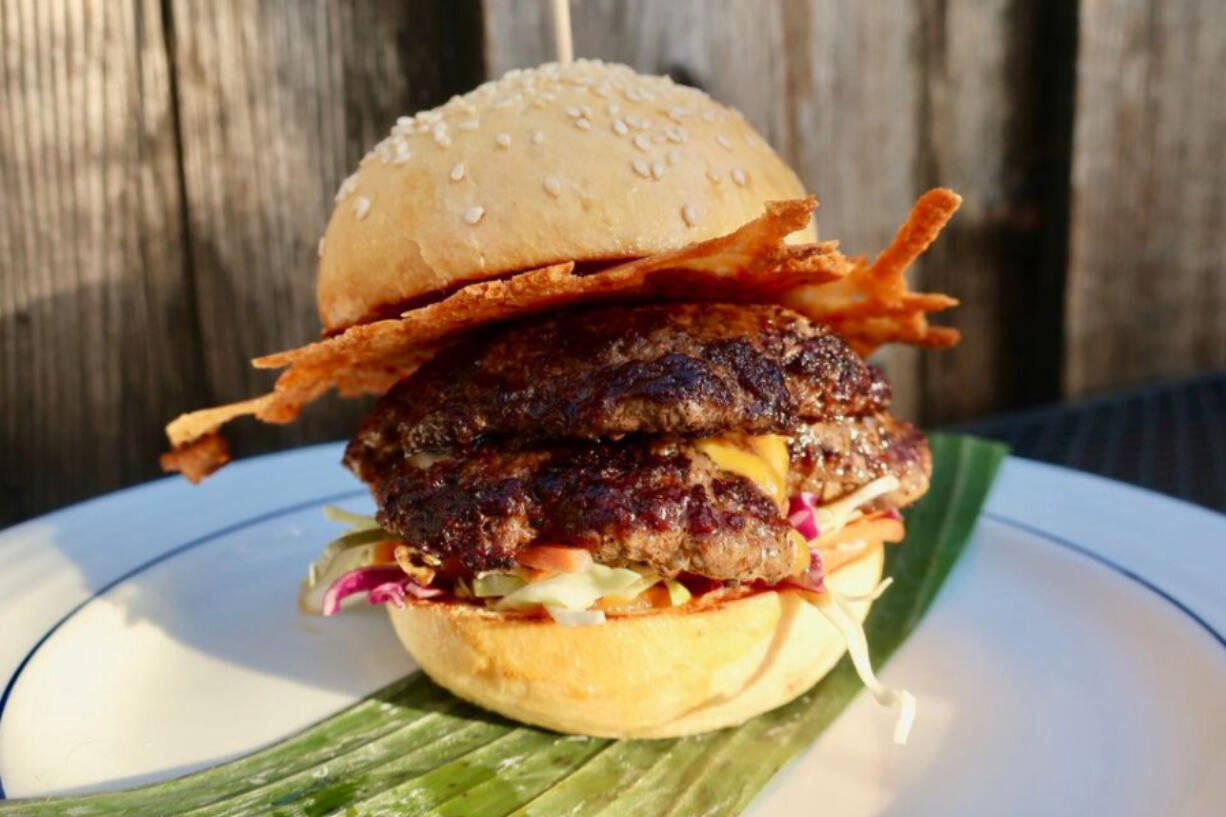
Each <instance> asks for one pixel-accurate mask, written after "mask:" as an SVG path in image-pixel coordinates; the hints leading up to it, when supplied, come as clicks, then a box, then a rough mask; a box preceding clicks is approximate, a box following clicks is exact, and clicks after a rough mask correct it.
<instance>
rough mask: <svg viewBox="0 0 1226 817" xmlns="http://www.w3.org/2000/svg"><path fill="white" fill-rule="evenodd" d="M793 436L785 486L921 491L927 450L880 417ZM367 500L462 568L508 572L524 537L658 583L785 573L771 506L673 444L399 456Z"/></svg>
mask: <svg viewBox="0 0 1226 817" xmlns="http://www.w3.org/2000/svg"><path fill="white" fill-rule="evenodd" d="M797 440H798V441H797V442H796V443H794V445H793V448H794V449H796V452H797V453H795V454H794V455H793V463H794V467H793V469H792V471H791V472H790V475H789V476H790V481H791V485H790V488H791V490H794V491H798V490H804V491H814V492H816V493H819V494H821V495H823V496H826V497H829V498H835V497H837V496H842V495H843V494H846V493H848V492H850V491H852V490H855V489H856V488H858V487H860V485H863V484H864V483H866V482H868V481H870V480H872V479H875V478H876V477H879V476H883V475H885V474H894V475H895V476H897V477H898V479H899V482H900V483H901V487H900V488H899V489H898V490H897V491H894V492H891V493H890V494H888V495H886V496H884V497H881V498H880V499H879V500H877V502H876V503H874V507H879V508H896V507H901V506H902V505H903V504H906V503H907V502H910V501H912V500H913V499H914V498H915V497H916V496H918V495H920V494H922V493H923V492H924V491H925V490H926V489H927V485H928V475H929V471H930V469H931V460H930V457H929V453H928V447H927V444H926V443H925V442H924V439H923V437H922V435H920V433H919V432H918V431H916V430H915V429H914V428H913V427H912V426H910V425H909V424H907V423H903V422H901V421H898V420H896V419H894V418H892V417H890V416H889V415H886V414H881V415H876V416H870V417H864V418H856V419H851V420H844V421H841V422H838V423H833V422H831V423H819V424H814V425H811V426H805V428H804V430H803V432H802V433H801V434H800V435H798V437H797ZM420 466H425V467H420ZM376 495H377V499H378V501H379V507H380V512H379V522H380V524H382V525H383V526H384V527H385V528H386V529H388V530H390V531H392V532H394V533H396V534H398V535H399V536H401V537H403V538H404V540H405V541H406V542H409V543H412V544H413V546H414V547H416V548H418V549H419V550H421V551H423V552H425V553H429V554H431V555H432V556H436V557H438V558H439V559H441V560H443V561H444V562H447V563H450V564H453V565H456V566H457V567H459V568H462V570H463V572H467V571H473V570H492V569H500V568H509V567H512V566H513V565H514V564H515V561H516V553H517V552H518V550H519V549H520V548H522V547H526V546H528V545H531V544H533V543H536V542H552V543H559V544H569V545H578V546H582V547H586V548H588V549H590V550H591V551H592V553H593V556H595V558H596V560H597V561H598V562H601V563H602V564H609V565H617V564H631V563H646V564H649V565H651V566H652V567H653V568H654V569H655V570H657V571H659V572H660V573H662V574H664V575H669V576H671V575H675V574H677V573H679V572H682V571H685V572H689V573H696V574H699V575H703V576H708V577H711V578H714V579H725V580H741V581H752V580H755V579H760V580H763V581H766V582H768V583H773V582H776V581H780V580H781V579H783V578H786V577H787V576H789V575H792V574H793V573H795V572H796V560H795V551H794V547H793V545H792V541H791V539H790V533H789V531H790V527H789V525H788V524H787V522H786V520H785V519H784V517H783V513H782V512H781V510H780V509H779V508H778V507H776V506H775V505H774V503H773V502H771V500H770V499H768V498H767V497H766V495H765V494H764V493H763V492H762V491H761V490H759V488H758V487H757V486H756V485H754V484H753V483H752V482H750V481H749V480H747V479H745V478H744V477H740V476H736V475H734V474H730V473H728V472H726V471H721V470H719V469H718V468H717V467H716V465H715V464H714V463H713V462H712V461H711V460H710V459H709V458H708V457H707V455H706V454H704V453H702V452H701V451H700V450H698V449H697V448H695V446H694V443H693V442H692V441H691V440H688V439H683V438H676V437H671V438H669V437H654V438H651V437H641V436H637V437H630V438H625V439H622V440H618V441H615V442H609V441H606V442H598V441H580V442H572V443H560V444H553V445H547V446H542V447H536V446H507V445H497V446H486V447H481V448H478V449H476V450H474V451H472V452H468V453H465V454H464V455H462V456H456V457H449V458H444V459H439V460H435V461H433V462H429V461H423V460H420V459H419V460H418V461H417V463H416V464H414V463H412V462H410V461H407V460H404V459H402V460H401V461H400V465H399V467H398V468H397V469H396V470H395V472H394V473H393V474H392V475H391V476H390V478H388V479H385V480H384V481H383V482H382V483H380V484H379V485H378V486H377V487H376Z"/></svg>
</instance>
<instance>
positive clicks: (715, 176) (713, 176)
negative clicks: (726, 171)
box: [707, 168, 720, 184]
mask: <svg viewBox="0 0 1226 817" xmlns="http://www.w3.org/2000/svg"><path fill="white" fill-rule="evenodd" d="M707 178H708V179H710V180H711V181H713V182H715V183H716V184H719V182H720V175H719V171H718V170H716V169H714V168H712V169H710V170H708V171H707Z"/></svg>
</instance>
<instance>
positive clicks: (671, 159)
mask: <svg viewBox="0 0 1226 817" xmlns="http://www.w3.org/2000/svg"><path fill="white" fill-rule="evenodd" d="M664 155H665V157H667V159H668V163H669V164H670V165H675V164H677V161H678V160H679V159H680V158H681V151H679V150H677V149H676V148H669V149H668V153H666V154H664Z"/></svg>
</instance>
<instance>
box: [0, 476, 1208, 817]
mask: <svg viewBox="0 0 1226 817" xmlns="http://www.w3.org/2000/svg"><path fill="white" fill-rule="evenodd" d="M364 495H365V491H364V490H362V489H356V490H348V491H342V492H337V493H331V494H327V495H325V496H322V497H316V498H314V499H308V500H304V501H301V502H296V503H293V504H290V505H286V506H283V507H280V508H277V509H274V510H270V511H266V512H264V513H260V514H257V515H255V516H252V517H248V518H247V519H244V520H241V521H238V522H234V523H232V524H229V525H226V526H224V527H222V528H219V529H217V530H214V531H210V532H209V533H206V534H203V535H201V536H198V537H196V538H194V539H191V540H189V541H187V542H184V543H182V544H180V545H176V546H175V547H172V548H170V549H168V550H166V551H164V552H163V553H161V554H159V555H157V556H155V557H153V558H151V559H148V560H146V561H144V562H142V563H141V564H138V565H137V566H135V567H133V568H132V569H130V570H128V571H127V572H125V573H123V574H122V575H120V576H117V577H115V578H114V579H112V580H111V581H109V582H107V583H106V584H104V585H103V586H101V587H99V588H98V589H97V590H95V591H93V592H92V593H91V594H90V595H89V596H88V597H87V598H85V599H83V600H82V601H80V602H79V603H77V604H76V605H74V606H73V607H72V608H71V609H70V610H69V611H68V612H67V613H65V614H64V615H63V616H62V617H61V618H60V619H59V620H58V621H56V622H55V624H53V625H52V626H51V627H50V628H49V629H48V630H47V632H45V633H44V634H43V635H42V636H41V637H40V638H38V639H37V640H36V641H35V642H34V644H33V645H32V646H31V648H30V650H29V651H28V652H27V653H26V655H25V656H24V657H23V658H22V660H21V661H20V662H19V663H18V664H17V667H16V669H15V670H14V671H13V674H12V676H11V677H10V678H9V680H8V682H7V683H6V684H5V687H4V691H3V693H0V720H2V719H3V717H4V710H5V707H6V705H7V703H8V700H9V697H10V695H11V693H12V691H13V689H14V688H15V686H16V684H17V681H18V679H19V678H20V676H21V674H22V671H23V670H24V669H25V668H26V666H27V665H28V664H29V663H30V661H31V660H32V659H33V657H34V655H35V654H36V653H37V652H38V650H39V649H40V648H41V647H42V646H43V645H44V644H46V643H47V641H48V640H49V639H50V638H51V636H53V635H54V634H55V632H56V631H57V630H59V629H60V628H61V627H62V626H64V625H65V624H66V623H67V622H68V621H69V620H71V619H72V617H73V616H75V615H76V614H77V613H78V612H80V611H81V610H82V609H83V608H84V607H86V606H87V605H88V604H90V602H92V601H94V600H95V599H97V598H98V597H99V596H101V595H103V594H105V593H107V592H108V591H109V590H111V589H112V588H114V587H116V586H117V585H119V584H121V583H123V582H124V581H127V580H128V579H131V578H132V577H134V576H137V575H139V574H141V573H143V572H144V571H146V570H149V569H150V568H152V567H155V566H156V565H158V564H161V563H163V562H166V561H167V560H169V559H172V558H174V557H176V556H178V555H181V554H183V553H186V552H188V551H190V550H192V549H194V548H197V547H200V546H201V545H204V544H207V543H208V542H211V541H213V540H215V539H217V538H219V537H222V536H225V535H228V534H230V533H234V532H236V531H239V530H242V529H243V528H246V527H250V526H252V525H257V524H260V523H262V522H267V521H269V520H272V519H276V518H278V517H281V516H286V515H288V514H291V513H296V512H298V511H304V510H308V509H310V508H314V507H319V506H321V505H325V504H328V503H332V502H341V501H344V500H348V499H356V498H358V497H360V496H364ZM982 516H983V517H984V518H987V519H989V520H991V521H993V522H996V523H998V524H1001V525H1004V526H1006V527H1010V528H1013V529H1015V530H1020V531H1023V532H1025V533H1028V534H1030V535H1032V536H1034V537H1035V538H1037V539H1040V540H1041V541H1045V542H1047V543H1049V544H1052V545H1056V546H1058V547H1061V548H1063V549H1066V550H1069V551H1072V552H1074V553H1076V554H1078V555H1080V556H1081V557H1083V558H1086V559H1089V560H1090V561H1092V562H1095V563H1096V564H1098V565H1100V566H1102V567H1105V568H1107V569H1108V570H1111V571H1112V572H1114V573H1116V574H1118V575H1120V576H1123V577H1124V578H1125V579H1127V580H1129V581H1130V582H1132V583H1133V584H1135V585H1138V586H1140V587H1142V588H1144V589H1145V590H1148V591H1149V592H1150V593H1151V594H1153V595H1154V596H1156V597H1158V598H1160V599H1162V600H1163V601H1164V602H1166V603H1167V604H1168V605H1170V606H1171V607H1173V608H1174V609H1176V610H1178V611H1179V612H1180V613H1182V614H1183V616H1184V617H1186V618H1187V619H1189V620H1191V621H1192V622H1194V623H1195V624H1196V625H1197V627H1199V628H1200V629H1201V630H1203V631H1204V632H1206V633H1208V634H1209V635H1210V636H1211V637H1212V638H1213V639H1214V641H1216V642H1217V644H1218V646H1220V647H1223V648H1226V635H1223V634H1222V633H1221V632H1219V631H1218V630H1217V629H1216V628H1215V627H1214V626H1213V625H1212V624H1210V623H1209V621H1208V620H1206V619H1205V618H1204V617H1202V616H1201V615H1200V614H1199V613H1197V612H1196V611H1195V610H1193V609H1192V608H1191V607H1189V606H1188V605H1187V604H1185V603H1183V602H1182V601H1180V600H1179V599H1178V598H1176V597H1175V596H1174V595H1172V594H1171V593H1169V592H1167V591H1166V590H1164V589H1162V588H1161V587H1159V586H1157V585H1156V584H1154V583H1153V582H1150V581H1149V580H1147V579H1145V578H1144V577H1143V576H1141V575H1140V574H1138V573H1136V572H1135V571H1133V570H1130V569H1128V568H1127V567H1124V566H1123V565H1120V564H1118V563H1117V562H1115V561H1113V560H1111V559H1108V558H1107V557H1105V556H1102V555H1101V554H1099V553H1096V552H1094V551H1093V550H1092V549H1091V548H1088V547H1086V546H1085V545H1082V544H1079V543H1077V542H1075V541H1073V540H1071V539H1069V538H1067V537H1064V536H1060V535H1058V534H1055V533H1053V532H1051V531H1048V530H1045V529H1043V528H1039V527H1037V526H1034V525H1030V524H1028V523H1025V522H1022V521H1019V520H1017V519H1014V518H1011V517H1009V516H1005V515H1003V514H1000V513H997V512H994V511H990V510H987V509H985V510H984V511H983V513H982ZM4 798H5V793H4V785H3V779H2V778H0V800H3V799H4Z"/></svg>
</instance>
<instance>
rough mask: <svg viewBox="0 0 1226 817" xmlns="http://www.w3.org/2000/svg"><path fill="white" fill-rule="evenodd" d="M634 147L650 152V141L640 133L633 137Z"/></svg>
mask: <svg viewBox="0 0 1226 817" xmlns="http://www.w3.org/2000/svg"><path fill="white" fill-rule="evenodd" d="M634 146H635V147H636V148H638V149H639V150H650V149H651V140H650V139H648V138H647V137H646V136H644V135H643V134H641V133H640V134H639V135H638V136H635V137H634Z"/></svg>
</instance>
